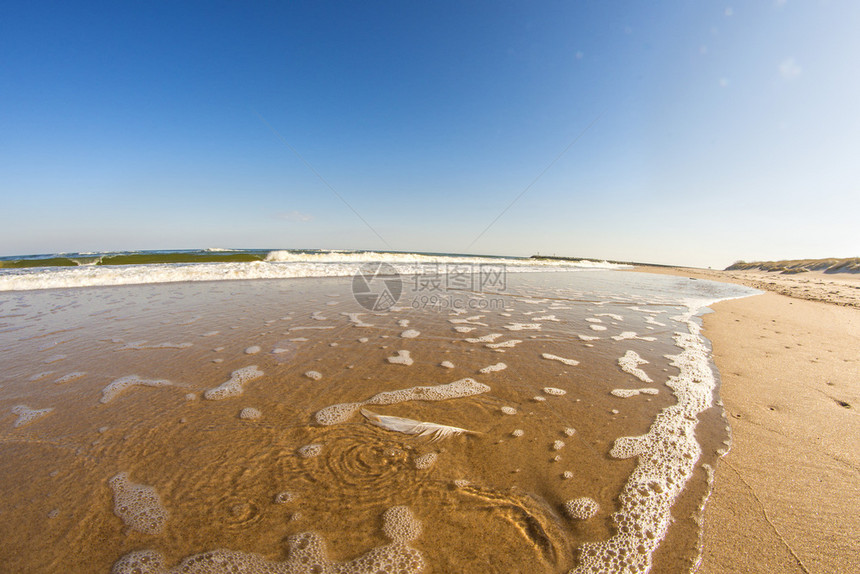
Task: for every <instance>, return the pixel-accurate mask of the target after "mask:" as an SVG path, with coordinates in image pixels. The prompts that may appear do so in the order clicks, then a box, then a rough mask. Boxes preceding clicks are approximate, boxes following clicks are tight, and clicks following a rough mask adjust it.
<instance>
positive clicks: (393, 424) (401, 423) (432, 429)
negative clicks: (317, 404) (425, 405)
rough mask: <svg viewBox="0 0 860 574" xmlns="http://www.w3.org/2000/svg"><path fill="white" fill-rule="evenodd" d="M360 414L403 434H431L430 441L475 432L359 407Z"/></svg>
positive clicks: (379, 425) (372, 421) (376, 423)
mask: <svg viewBox="0 0 860 574" xmlns="http://www.w3.org/2000/svg"><path fill="white" fill-rule="evenodd" d="M361 414H363V415H364V416H365V418H366V419H367V420H368V421H370V423H371V424H374V425H376V426H378V427H381V428H384V429H387V430H391V431H395V432H402V433H404V434H414V435H418V436H428V435H432V438H431V439H430V440H431V441H432V442H435V441H437V440H442V439H443V438H448V437H451V436H456V435H458V434H462V433H473V434H475V431H470V430H466V429H461V428H459V427H450V426H447V425H440V424H437V423H429V422H422V421H414V420H412V419H404V418H401V417H393V416H389V415H378V414H376V413H373V412H370V411H369V410H367V409H361Z"/></svg>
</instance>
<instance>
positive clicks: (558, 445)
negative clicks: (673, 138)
mask: <svg viewBox="0 0 860 574" xmlns="http://www.w3.org/2000/svg"><path fill="white" fill-rule="evenodd" d="M563 448H564V441H563V440H557V441H555V442H553V443H552V450H561V449H563Z"/></svg>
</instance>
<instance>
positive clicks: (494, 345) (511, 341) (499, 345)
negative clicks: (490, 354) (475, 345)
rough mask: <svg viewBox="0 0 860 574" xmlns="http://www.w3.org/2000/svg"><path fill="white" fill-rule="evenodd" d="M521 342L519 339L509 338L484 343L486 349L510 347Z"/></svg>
mask: <svg viewBox="0 0 860 574" xmlns="http://www.w3.org/2000/svg"><path fill="white" fill-rule="evenodd" d="M520 343H522V341H520V340H519V339H509V340H507V341H502V342H500V343H487V344H486V345H484V346H485V347H487V348H488V349H511V348H513V347H516V346H517V345H519V344H520Z"/></svg>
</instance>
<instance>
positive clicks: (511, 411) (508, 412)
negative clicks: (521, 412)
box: [501, 407, 517, 415]
mask: <svg viewBox="0 0 860 574" xmlns="http://www.w3.org/2000/svg"><path fill="white" fill-rule="evenodd" d="M501 411H502V412H503V413H504V414H506V415H515V414H517V409H515V408H514V407H502V408H501Z"/></svg>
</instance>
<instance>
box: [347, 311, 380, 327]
mask: <svg viewBox="0 0 860 574" xmlns="http://www.w3.org/2000/svg"><path fill="white" fill-rule="evenodd" d="M341 315H346V316H347V317H348V318H349V322H350V323H352V324H353V325H354V326H356V327H373V325H372V324H371V323H365V322H364V319H362V318H361V316H362V315H364V313H341Z"/></svg>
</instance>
